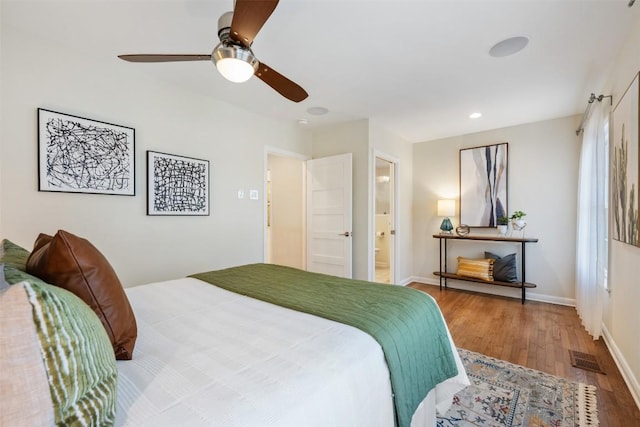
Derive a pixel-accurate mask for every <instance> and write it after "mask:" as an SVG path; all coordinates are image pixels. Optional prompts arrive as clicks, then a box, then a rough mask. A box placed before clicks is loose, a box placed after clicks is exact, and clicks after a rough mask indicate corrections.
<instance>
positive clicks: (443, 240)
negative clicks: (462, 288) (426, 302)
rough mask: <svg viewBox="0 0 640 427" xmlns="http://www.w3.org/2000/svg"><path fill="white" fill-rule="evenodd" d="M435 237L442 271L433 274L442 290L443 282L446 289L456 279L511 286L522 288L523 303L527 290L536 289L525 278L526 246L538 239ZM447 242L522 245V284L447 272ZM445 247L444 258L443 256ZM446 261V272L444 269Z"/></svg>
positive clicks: (435, 235) (451, 235)
mask: <svg viewBox="0 0 640 427" xmlns="http://www.w3.org/2000/svg"><path fill="white" fill-rule="evenodd" d="M433 237H434V238H435V239H439V244H440V266H439V268H440V270H439V271H434V272H433V274H434V275H436V276H439V277H440V289H442V282H443V281H444V287H445V289H446V288H447V279H455V280H464V281H467V282H476V283H484V284H489V285H498V286H509V287H511V288H521V289H522V303H523V304H524V301H525V297H526V295H525V291H526V289H527V288H535V287H536V285H535V284H534V283H527V281H526V276H525V244H526V243H535V242H537V241H538V239H536V238H517V237H499V236H465V237H460V236H457V235H454V234H434V235H433ZM447 240H458V241H465V240H466V241H469V240H472V241H485V242H507V243H520V245H521V250H520V254H521V256H520V271H521V274H522V280H521V281H520V282H513V283H512V282H501V281H498V280H493V281H486V280H482V279H475V278H473V277H466V276H458V275H457V274H453V273H449V272H448V271H447ZM443 246H444V258H443V256H442V253H443V250H442V248H443ZM443 261H444V270H443V268H442V266H443Z"/></svg>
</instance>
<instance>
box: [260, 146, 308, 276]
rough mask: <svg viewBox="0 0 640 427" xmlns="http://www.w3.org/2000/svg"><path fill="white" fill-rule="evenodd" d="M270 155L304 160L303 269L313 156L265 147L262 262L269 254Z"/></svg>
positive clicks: (304, 264)
mask: <svg viewBox="0 0 640 427" xmlns="http://www.w3.org/2000/svg"><path fill="white" fill-rule="evenodd" d="M269 155H274V156H280V157H289V158H293V159H297V160H300V161H302V176H301V177H300V179H301V180H302V241H303V243H304V244H303V245H302V246H303V247H302V251H303V253H302V266H303V269H304V270H306V269H307V223H306V221H307V202H306V200H307V186H306V178H305V177H306V175H307V164H306V161H307V160H309V159H310V158H311V156H307V155H304V154H300V153H296V152H295V151H289V150H284V149H282V148H278V147H272V146H269V145H265V147H264V160H263V187H262V194H263V195H264V197H263V198H262V199H263V200H262V203H263V208H262V211H263V218H262V220H263V221H262V226H263V230H262V235H263V237H262V262H264V263H267V254H268V244H269V240H268V239H269V238H268V232H269V228H268V221H269V218H268V213H269V209H268V207H267V201H268V200H267V186H268V184H267V182H268V172H269Z"/></svg>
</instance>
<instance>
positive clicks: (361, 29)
mask: <svg viewBox="0 0 640 427" xmlns="http://www.w3.org/2000/svg"><path fill="white" fill-rule="evenodd" d="M627 3H628V0H537V1H533V0H502V1H484V0H467V1H461V0H458V1H456V0H442V1H433V0H431V1H429V0H423V1H418V0H413V1H400V0H381V1H373V0H341V1H338V0H281V1H280V3H279V5H278V7H277V8H276V10H275V11H274V13H273V15H272V16H271V18H270V19H269V20H268V21H267V23H266V24H265V26H264V27H263V29H262V30H261V32H260V33H259V34H258V35H257V37H256V39H255V41H254V44H253V51H254V53H255V54H256V56H257V57H258V59H259V60H261V61H262V62H264V63H266V64H268V65H270V66H271V67H272V68H274V69H275V70H277V71H279V72H280V73H282V74H284V75H286V76H287V77H289V78H291V79H292V80H294V81H296V82H297V83H298V84H300V85H301V86H303V87H304V88H305V89H306V90H307V92H308V93H309V98H307V99H306V100H305V101H303V102H301V103H298V104H296V103H293V102H291V101H288V100H286V99H284V98H282V97H281V96H280V95H278V94H277V93H276V92H274V91H273V90H272V89H271V88H269V87H268V86H266V85H265V84H264V83H262V82H261V81H260V80H258V79H257V78H252V79H251V80H249V81H248V82H246V83H241V84H237V83H230V82H227V81H225V80H224V79H223V78H222V77H221V76H220V75H219V74H218V73H217V71H216V69H215V66H214V65H213V64H211V63H209V62H190V63H164V64H132V63H128V62H124V61H120V60H118V59H117V58H116V55H118V54H125V53H207V54H208V53H210V52H211V50H212V48H213V47H214V46H215V45H216V44H217V42H218V38H217V19H218V17H219V16H220V15H221V14H222V13H224V12H225V11H228V10H231V9H232V1H231V0H225V1H221V0H209V1H193V0H164V1H157V0H129V1H116V0H110V1H97V0H82V1H80V0H76V1H56V0H41V1H29V0H19V1H14V0H2V19H3V25H5V24H9V25H12V26H16V27H19V28H21V29H22V30H24V31H25V32H29V33H33V34H36V35H38V36H42V37H46V38H48V39H49V40H52V41H54V42H56V43H60V44H63V45H65V46H66V48H68V49H72V50H74V51H77V52H80V53H82V54H85V55H86V56H87V58H88V60H91V58H92V57H96V56H100V57H108V58H113V61H117V62H118V64H119V65H118V66H120V67H136V69H137V70H138V72H141V73H144V74H145V75H148V76H149V78H157V79H161V80H164V81H167V82H170V83H171V84H175V85H179V86H181V87H184V88H185V89H187V90H192V91H196V92H198V93H201V94H203V95H206V96H212V97H215V98H217V99H220V100H223V101H226V102H229V103H231V104H235V105H237V106H240V107H242V108H245V109H247V110H251V111H254V112H257V113H259V114H262V115H265V116H269V117H272V118H275V119H278V120H287V121H292V122H295V121H296V120H298V119H308V121H309V124H308V125H307V126H308V127H311V128H313V127H314V126H322V125H325V124H330V123H338V122H344V121H350V120H355V119H362V118H370V119H372V120H374V121H375V122H377V123H378V124H380V125H381V126H383V127H385V128H387V129H389V130H391V131H393V132H394V133H396V134H398V135H400V136H402V137H404V138H405V139H407V140H408V141H410V142H420V141H428V140H433V139H438V138H443V137H448V136H453V135H461V134H466V133H471V132H478V131H482V130H487V129H495V128H500V127H504V126H510V125H515V124H521V123H527V122H535V121H539V120H546V119H550V118H557V117H565V116H569V115H573V114H580V113H582V111H584V108H585V107H586V101H587V98H588V96H589V94H590V93H591V92H596V95H597V94H599V90H601V88H602V87H603V85H604V84H605V82H604V81H602V79H603V77H605V76H606V75H607V70H608V67H609V66H610V65H611V63H612V61H614V60H615V58H616V55H617V52H618V51H619V48H620V47H621V43H623V42H624V40H625V38H626V37H627V35H628V32H629V30H630V29H631V28H630V27H631V24H632V22H633V20H634V19H635V17H636V16H637V15H638V9H640V6H638V5H636V6H634V7H632V8H629V7H627ZM636 22H640V21H637V20H636ZM513 36H526V37H528V38H529V39H530V42H529V45H528V46H527V47H526V48H525V49H524V50H523V51H521V52H519V53H517V54H515V55H513V56H509V57H503V58H493V57H491V56H489V55H488V51H489V49H490V48H491V46H492V45H494V44H495V43H497V42H499V41H501V40H503V39H505V38H508V37H513ZM316 106H322V107H326V108H328V109H329V113H328V114H327V115H325V116H313V115H310V114H309V113H308V112H307V109H308V108H309V107H316ZM475 111H480V112H482V113H483V117H482V118H480V119H476V120H471V119H469V117H468V116H469V114H470V113H472V112H475Z"/></svg>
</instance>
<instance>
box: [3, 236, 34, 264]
mask: <svg viewBox="0 0 640 427" xmlns="http://www.w3.org/2000/svg"><path fill="white" fill-rule="evenodd" d="M27 258H29V251H28V250H26V249H25V248H23V247H21V246H18V245H16V244H15V243H13V242H12V241H10V240H8V239H2V241H1V242H0V264H4V265H5V267H13V268H16V269H18V270H21V271H25V270H26V265H27Z"/></svg>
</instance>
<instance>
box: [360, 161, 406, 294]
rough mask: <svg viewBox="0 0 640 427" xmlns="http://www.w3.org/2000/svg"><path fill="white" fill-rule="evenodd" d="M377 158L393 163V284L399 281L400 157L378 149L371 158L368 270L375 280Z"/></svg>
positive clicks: (391, 263)
mask: <svg viewBox="0 0 640 427" xmlns="http://www.w3.org/2000/svg"><path fill="white" fill-rule="evenodd" d="M376 158H380V159H382V160H385V161H387V162H389V163H392V164H393V179H392V183H393V186H392V188H391V193H392V194H393V203H392V204H391V208H392V209H393V215H392V217H393V221H392V224H391V227H392V229H393V230H395V231H394V233H395V234H394V236H393V244H392V245H391V254H389V264H390V265H389V268H390V270H389V271H390V274H391V277H390V281H391V284H392V285H393V284H396V283H397V276H398V273H397V270H398V269H397V264H398V256H397V255H398V171H399V169H400V159H398V158H397V157H395V156H392V155H390V154H387V153H385V152H383V151H380V150H378V149H375V148H374V149H372V150H371V157H370V158H369V227H368V233H367V234H368V247H369V254H368V257H367V259H368V262H367V263H368V270H369V273H368V275H369V279H368V280H369V281H375V279H376V265H375V264H376V263H375V254H376V241H375V233H376Z"/></svg>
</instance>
